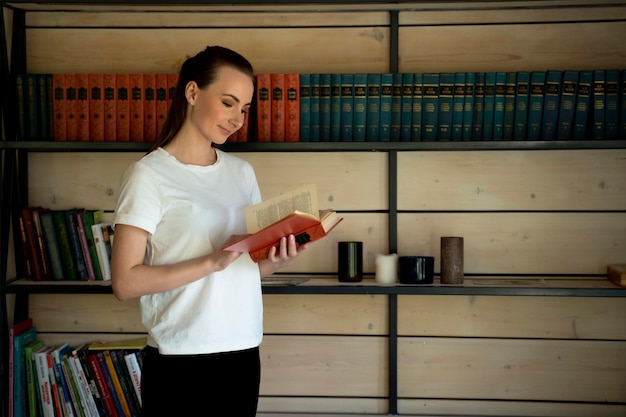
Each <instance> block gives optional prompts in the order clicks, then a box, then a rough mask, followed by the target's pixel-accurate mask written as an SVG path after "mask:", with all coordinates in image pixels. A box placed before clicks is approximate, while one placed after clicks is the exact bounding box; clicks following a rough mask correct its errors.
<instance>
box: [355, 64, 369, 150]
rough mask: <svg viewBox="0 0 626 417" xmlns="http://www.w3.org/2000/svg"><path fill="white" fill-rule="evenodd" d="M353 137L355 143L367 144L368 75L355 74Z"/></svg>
mask: <svg viewBox="0 0 626 417" xmlns="http://www.w3.org/2000/svg"><path fill="white" fill-rule="evenodd" d="M353 91H354V99H353V102H352V104H353V107H352V108H353V119H352V121H353V132H352V134H353V137H352V140H353V141H355V142H365V139H366V137H367V131H366V127H367V74H362V73H358V74H354V90H353Z"/></svg>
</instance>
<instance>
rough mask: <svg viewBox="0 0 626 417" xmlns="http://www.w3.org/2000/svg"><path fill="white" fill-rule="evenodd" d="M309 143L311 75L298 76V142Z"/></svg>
mask: <svg viewBox="0 0 626 417" xmlns="http://www.w3.org/2000/svg"><path fill="white" fill-rule="evenodd" d="M310 141H311V74H300V142H310Z"/></svg>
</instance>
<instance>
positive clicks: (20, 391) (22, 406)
mask: <svg viewBox="0 0 626 417" xmlns="http://www.w3.org/2000/svg"><path fill="white" fill-rule="evenodd" d="M36 340H37V330H36V328H35V327H30V328H28V329H26V330H24V331H23V332H22V333H19V334H16V335H14V337H13V346H12V349H13V363H12V365H13V380H12V381H10V382H12V383H13V415H14V416H16V417H17V416H26V415H27V413H28V412H27V407H28V388H27V387H28V386H27V382H26V359H25V353H24V347H25V346H26V345H28V344H30V343H32V342H34V341H36Z"/></svg>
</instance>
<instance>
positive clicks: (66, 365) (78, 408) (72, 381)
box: [61, 355, 86, 417]
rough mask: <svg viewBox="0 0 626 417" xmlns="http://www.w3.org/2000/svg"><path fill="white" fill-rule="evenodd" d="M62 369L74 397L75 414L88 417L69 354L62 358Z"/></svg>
mask: <svg viewBox="0 0 626 417" xmlns="http://www.w3.org/2000/svg"><path fill="white" fill-rule="evenodd" d="M61 370H62V371H63V376H64V377H65V380H66V381H67V388H68V392H69V394H70V397H71V398H72V407H73V409H74V414H75V415H76V416H77V417H86V414H85V409H84V408H83V407H84V406H83V403H82V401H81V399H80V394H79V393H78V386H77V385H76V378H75V377H74V373H73V372H72V369H71V366H70V362H69V357H68V356H67V355H66V356H64V357H63V358H62V361H61Z"/></svg>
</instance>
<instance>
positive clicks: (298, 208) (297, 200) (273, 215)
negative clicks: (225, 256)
mask: <svg viewBox="0 0 626 417" xmlns="http://www.w3.org/2000/svg"><path fill="white" fill-rule="evenodd" d="M313 213H315V214H313ZM342 219H343V218H341V217H339V215H338V214H337V213H336V212H335V211H333V210H319V208H318V204H317V189H316V186H315V185H314V184H309V185H305V186H303V187H299V188H297V189H294V190H291V191H289V192H286V193H284V194H281V195H279V196H276V197H274V198H271V199H268V200H265V201H263V202H261V203H258V204H253V205H251V206H248V207H246V225H247V229H248V233H249V235H247V236H246V237H244V238H242V239H239V240H237V241H236V242H233V243H229V244H227V245H226V246H225V247H224V250H229V251H236V252H247V253H249V254H250V257H251V258H252V260H253V261H254V262H260V261H262V260H264V259H267V257H268V254H269V251H270V249H271V248H272V247H276V248H278V247H279V245H280V240H281V238H282V237H285V236H288V235H290V234H293V235H294V236H295V238H296V245H297V246H300V245H303V244H305V243H308V242H314V241H316V240H318V239H321V238H323V237H325V236H326V235H327V234H328V233H330V231H331V230H332V229H333V228H334V227H335V226H336V225H337V224H338V223H339V222H341V220H342Z"/></svg>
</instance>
